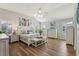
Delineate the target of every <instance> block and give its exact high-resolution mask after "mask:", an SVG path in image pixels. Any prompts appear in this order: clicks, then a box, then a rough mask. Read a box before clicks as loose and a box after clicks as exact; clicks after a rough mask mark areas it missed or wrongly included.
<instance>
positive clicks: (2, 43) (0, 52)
mask: <svg viewBox="0 0 79 59" xmlns="http://www.w3.org/2000/svg"><path fill="white" fill-rule="evenodd" d="M0 56H9V37H8V36H7V35H6V34H0Z"/></svg>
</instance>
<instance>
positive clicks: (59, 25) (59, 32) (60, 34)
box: [56, 18, 73, 39]
mask: <svg viewBox="0 0 79 59" xmlns="http://www.w3.org/2000/svg"><path fill="white" fill-rule="evenodd" d="M71 21H73V18H67V19H63V20H60V21H56V24H57V37H58V38H59V39H65V38H66V33H65V32H63V26H65V25H66V24H67V23H68V22H71Z"/></svg>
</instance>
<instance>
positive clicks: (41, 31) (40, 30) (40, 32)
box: [39, 29, 43, 37]
mask: <svg viewBox="0 0 79 59" xmlns="http://www.w3.org/2000/svg"><path fill="white" fill-rule="evenodd" d="M42 33H43V30H42V29H39V34H40V37H41V35H42Z"/></svg>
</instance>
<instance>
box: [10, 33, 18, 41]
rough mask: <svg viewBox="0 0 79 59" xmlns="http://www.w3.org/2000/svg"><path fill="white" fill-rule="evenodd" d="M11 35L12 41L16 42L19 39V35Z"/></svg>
mask: <svg viewBox="0 0 79 59" xmlns="http://www.w3.org/2000/svg"><path fill="white" fill-rule="evenodd" d="M10 37H11V40H10V41H11V42H16V41H19V35H13V34H12V35H10Z"/></svg>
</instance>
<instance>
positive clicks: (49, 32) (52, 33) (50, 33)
mask: <svg viewBox="0 0 79 59" xmlns="http://www.w3.org/2000/svg"><path fill="white" fill-rule="evenodd" d="M47 37H50V38H57V30H56V29H48V30H47Z"/></svg>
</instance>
